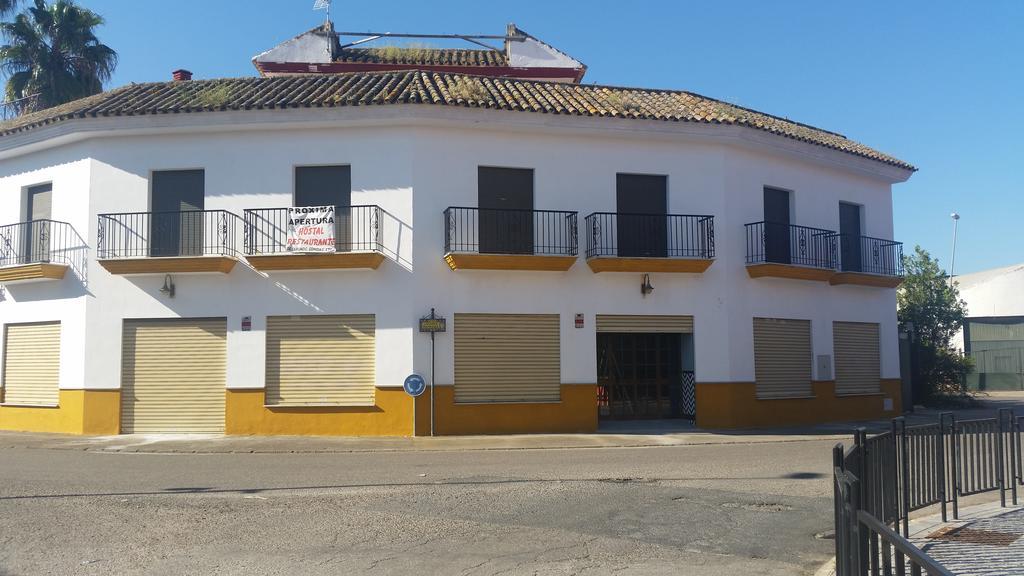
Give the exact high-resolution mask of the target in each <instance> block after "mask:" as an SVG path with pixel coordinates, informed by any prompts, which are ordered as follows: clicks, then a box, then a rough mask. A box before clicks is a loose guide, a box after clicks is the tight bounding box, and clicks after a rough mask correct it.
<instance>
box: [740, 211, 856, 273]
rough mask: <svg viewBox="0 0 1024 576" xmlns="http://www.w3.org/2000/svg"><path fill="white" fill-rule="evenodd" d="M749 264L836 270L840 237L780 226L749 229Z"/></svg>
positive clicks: (755, 225)
mask: <svg viewBox="0 0 1024 576" xmlns="http://www.w3.org/2000/svg"><path fill="white" fill-rule="evenodd" d="M746 231H747V264H764V263H776V264H796V265H798V266H812V267H814V268H830V269H834V268H835V267H836V260H837V255H836V245H837V241H836V233H835V232H834V231H832V230H824V229H821V228H809V227H807V226H796V225H793V224H784V223H779V222H752V223H750V224H747V225H746Z"/></svg>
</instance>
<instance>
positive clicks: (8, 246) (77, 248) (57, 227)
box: [0, 220, 89, 279]
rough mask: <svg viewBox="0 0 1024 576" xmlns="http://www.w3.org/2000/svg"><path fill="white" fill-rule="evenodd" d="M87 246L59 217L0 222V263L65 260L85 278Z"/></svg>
mask: <svg viewBox="0 0 1024 576" xmlns="http://www.w3.org/2000/svg"><path fill="white" fill-rule="evenodd" d="M88 251H89V247H88V246H87V245H86V243H85V240H84V239H83V238H82V237H81V236H80V235H79V234H78V232H77V231H76V230H75V228H74V227H73V226H72V225H71V224H68V223H67V222H60V221H58V220H32V221H29V222H18V223H17V224H8V225H6V226H0V266H21V265H25V264H66V265H67V266H69V267H70V268H71V269H72V270H74V271H75V272H76V273H77V274H78V275H79V276H80V277H82V278H83V279H84V273H85V263H86V260H87V257H88Z"/></svg>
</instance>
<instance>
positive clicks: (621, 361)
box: [597, 333, 695, 420]
mask: <svg viewBox="0 0 1024 576" xmlns="http://www.w3.org/2000/svg"><path fill="white" fill-rule="evenodd" d="M597 381H598V414H599V415H600V416H601V417H602V418H611V419H622V420H631V419H647V418H693V417H694V412H695V401H694V387H693V372H692V371H684V369H683V335H682V334H633V333H622V334H619V333H599V334H598V335H597Z"/></svg>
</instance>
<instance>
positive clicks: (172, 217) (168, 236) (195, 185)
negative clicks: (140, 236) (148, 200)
mask: <svg viewBox="0 0 1024 576" xmlns="http://www.w3.org/2000/svg"><path fill="white" fill-rule="evenodd" d="M205 196H206V184H205V173H204V171H203V170H166V171H161V172H153V192H152V206H153V214H152V215H151V220H150V230H149V252H150V256H202V255H203V221H204V219H205V214H204V213H203V212H201V210H203V209H204V208H203V206H204V202H205Z"/></svg>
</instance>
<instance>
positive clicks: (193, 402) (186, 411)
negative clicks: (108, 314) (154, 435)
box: [121, 318, 227, 434]
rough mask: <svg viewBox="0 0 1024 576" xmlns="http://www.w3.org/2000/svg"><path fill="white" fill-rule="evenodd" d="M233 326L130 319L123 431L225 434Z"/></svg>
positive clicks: (124, 345)
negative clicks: (230, 329) (228, 357)
mask: <svg viewBox="0 0 1024 576" xmlns="http://www.w3.org/2000/svg"><path fill="white" fill-rule="evenodd" d="M226 333H227V324H226V322H225V321H224V319H223V318H218V319H202V320H198V319H191V318H190V319H180V320H179V319H174V320H125V322H124V335H123V337H122V342H121V347H122V351H121V431H122V432H124V433H126V434H131V433H140V432H223V431H224V395H225V390H224V384H225V382H224V381H225V374H224V373H225V358H226V355H227V353H226V344H225V342H226Z"/></svg>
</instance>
